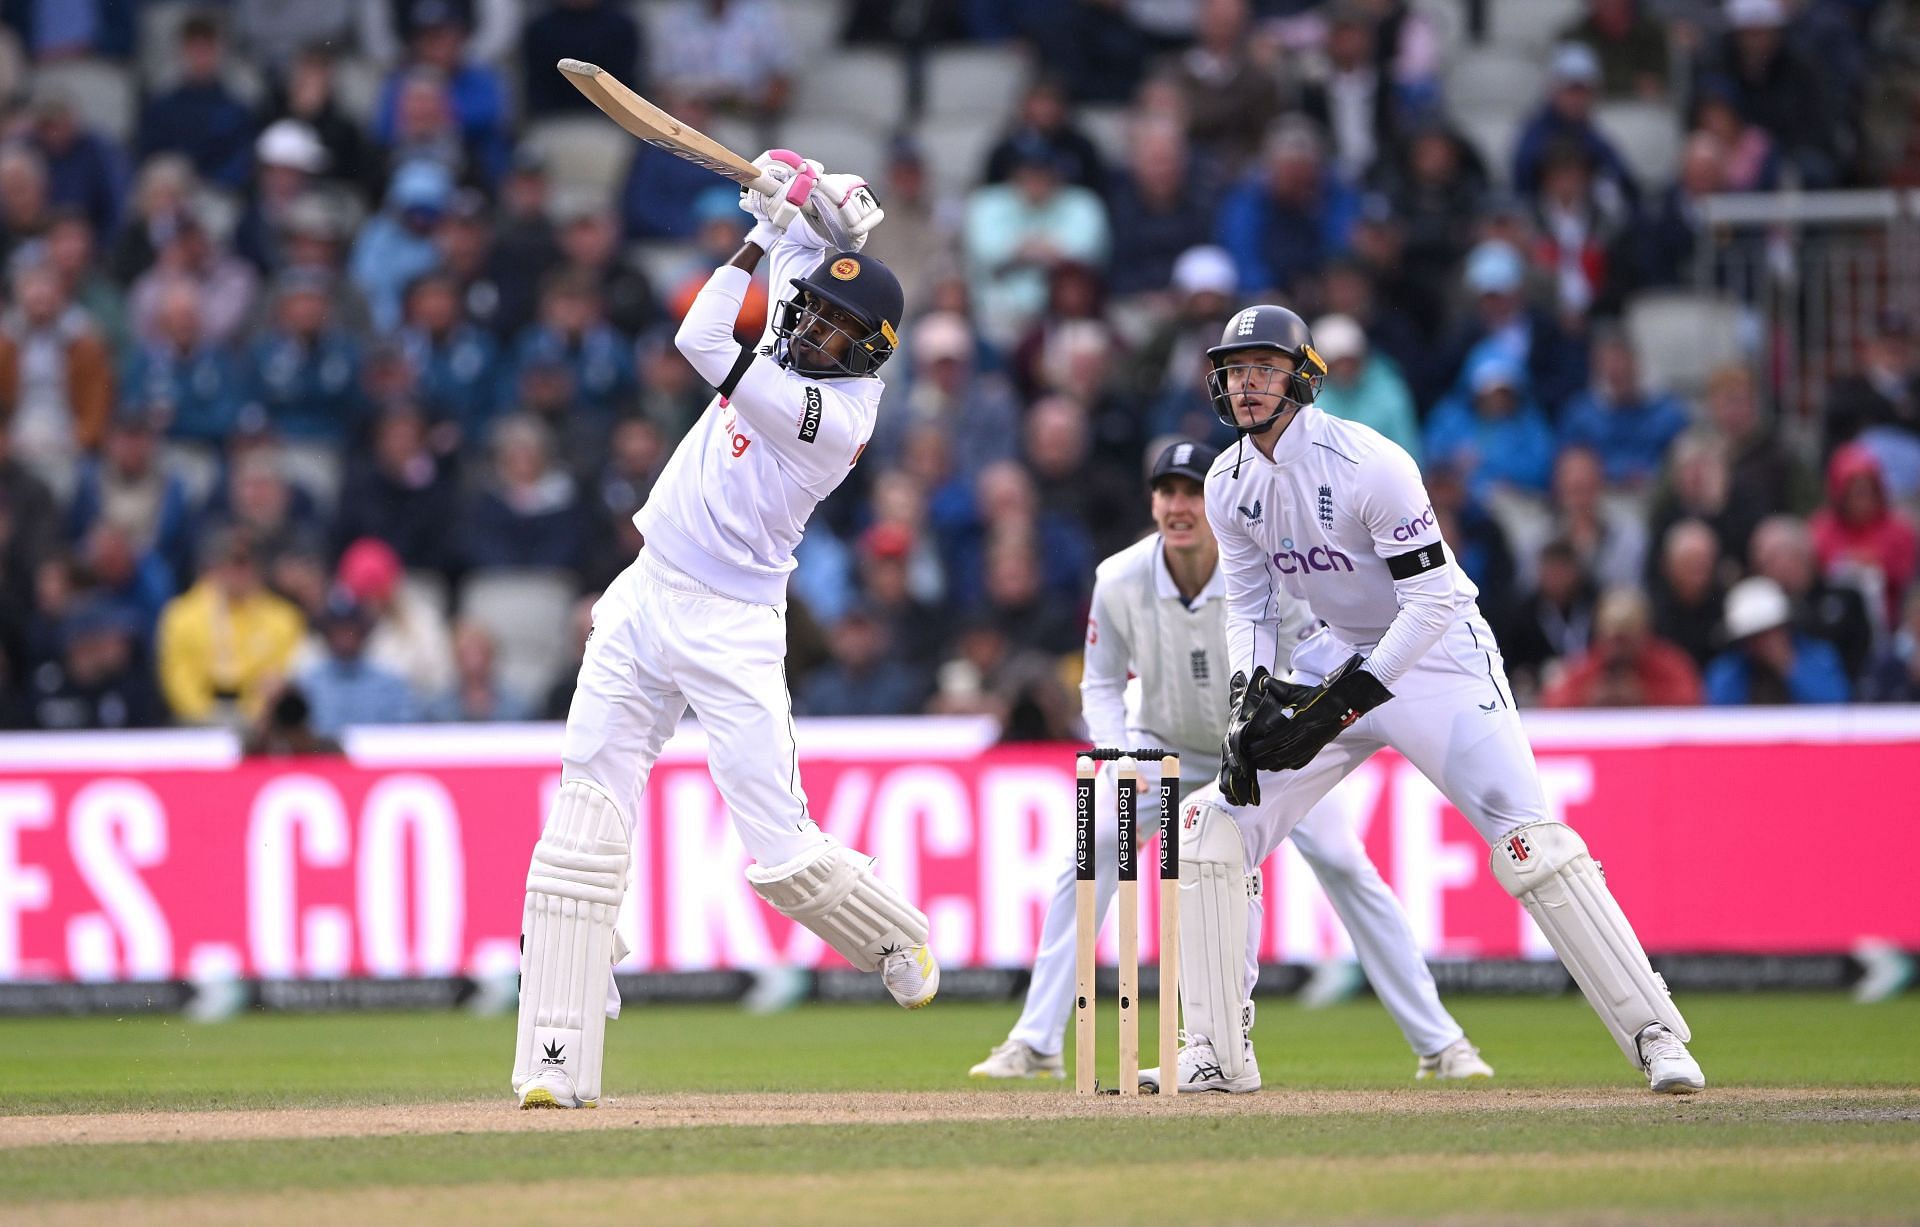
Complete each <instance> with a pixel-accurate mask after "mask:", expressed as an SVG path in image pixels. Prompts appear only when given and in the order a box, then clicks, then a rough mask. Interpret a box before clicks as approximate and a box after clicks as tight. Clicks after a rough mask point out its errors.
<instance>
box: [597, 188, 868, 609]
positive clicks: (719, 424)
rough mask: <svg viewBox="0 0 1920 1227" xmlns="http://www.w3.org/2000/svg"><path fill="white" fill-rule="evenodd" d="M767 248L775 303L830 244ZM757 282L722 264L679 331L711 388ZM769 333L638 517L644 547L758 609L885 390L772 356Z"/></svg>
mask: <svg viewBox="0 0 1920 1227" xmlns="http://www.w3.org/2000/svg"><path fill="white" fill-rule="evenodd" d="M795 224H796V225H798V226H804V225H805V224H806V223H805V222H797V223H795ZM767 254H768V258H769V261H770V267H769V271H768V276H769V281H768V287H769V288H768V293H769V295H770V296H771V298H772V299H773V301H774V302H775V303H778V302H779V301H780V300H782V299H784V298H786V297H788V296H789V295H791V294H792V293H793V289H792V287H791V286H790V285H789V284H788V282H789V280H790V279H791V278H794V277H803V276H805V275H806V274H808V273H810V272H812V271H813V267H814V265H815V264H817V263H818V262H819V261H820V259H821V257H822V255H823V254H824V251H823V249H821V248H816V247H811V246H809V245H807V244H805V243H800V242H796V241H794V240H793V239H791V238H784V237H783V238H780V239H776V240H775V241H774V244H773V250H772V251H770V252H769V253H767ZM751 279H752V277H751V274H749V273H748V272H747V271H746V270H745V269H739V268H734V267H732V266H731V265H726V266H722V267H720V268H718V269H715V270H714V273H713V276H711V277H709V278H708V279H707V284H706V285H705V286H704V287H702V289H701V290H700V293H699V294H698V295H697V296H696V297H695V298H694V300H693V306H692V307H691V308H690V309H689V310H688V311H687V318H686V319H685V320H684V321H682V322H681V324H680V331H679V332H678V333H677V334H676V335H675V336H674V338H673V343H674V344H675V345H676V346H677V347H678V348H679V350H680V352H681V353H682V354H684V355H685V356H686V359H687V361H688V362H690V363H692V364H693V369H694V370H696V371H698V372H699V373H700V377H701V378H702V379H704V380H706V381H707V382H708V383H710V384H712V385H713V386H714V387H716V388H717V387H720V386H722V384H724V382H725V381H726V378H727V376H728V374H729V372H731V371H732V370H733V366H734V363H735V362H736V361H738V360H739V358H740V356H741V354H740V344H739V342H738V341H736V340H734V337H733V322H734V319H735V318H736V317H737V316H738V315H739V314H740V300H741V299H742V297H744V296H745V294H746V291H747V283H748V282H749V281H750V280H751ZM773 340H774V337H773V320H772V318H771V317H770V318H769V319H768V321H767V331H766V332H765V333H764V334H762V336H761V341H760V348H759V350H758V352H756V354H755V356H754V357H753V360H752V363H751V365H749V366H748V367H747V369H746V373H745V374H744V375H742V376H740V378H739V381H738V382H737V383H736V384H735V385H734V389H733V394H732V395H731V396H715V397H714V398H713V401H712V402H711V403H710V404H708V406H707V408H706V411H705V412H704V413H702V414H701V415H700V418H699V420H698V421H697V422H695V423H694V425H693V429H692V430H689V431H688V432H687V436H686V438H684V439H682V440H680V444H679V446H678V447H676V448H674V451H673V456H672V458H671V459H669V460H668V461H667V467H666V468H665V469H664V470H663V471H662V472H661V474H660V480H659V481H658V482H657V483H655V485H654V487H653V493H652V494H651V495H649V496H648V498H647V502H646V505H645V506H643V507H642V508H640V510H639V511H638V512H636V513H635V514H634V517H633V522H634V524H635V525H636V526H637V527H638V528H639V529H640V533H641V535H642V536H643V537H645V538H646V543H647V544H646V548H647V550H648V551H649V552H651V553H655V554H657V555H658V556H659V557H660V558H661V559H663V560H664V561H666V562H667V563H669V564H671V565H672V566H673V567H674V568H675V569H676V570H678V571H682V572H684V573H685V574H687V575H690V576H692V577H693V578H694V579H697V580H699V581H700V582H701V583H703V584H705V585H707V586H708V587H709V588H712V589H713V590H714V591H716V592H719V593H722V594H723V595H726V596H730V597H733V598H735V599H736V600H741V601H750V602H753V603H754V604H759V605H778V604H780V603H781V602H782V601H784V600H785V599H786V595H787V576H788V575H790V574H792V572H793V568H794V565H795V564H794V560H793V551H794V547H795V546H797V545H798V544H799V543H800V536H801V534H802V533H803V532H805V531H806V527H807V520H808V518H809V517H810V516H812V515H813V509H814V508H815V507H817V506H819V505H820V500H821V499H824V498H825V497H827V495H829V494H831V493H833V490H834V487H836V486H838V485H839V484H840V483H841V482H842V481H844V480H846V476H847V473H848V472H849V471H851V470H852V468H853V464H854V462H855V461H856V460H858V459H859V458H860V452H861V449H862V448H864V447H865V446H866V445H867V440H868V439H869V438H871V437H872V435H873V424H874V420H875V418H876V416H877V415H878V413H879V408H880V393H881V390H882V387H883V386H884V385H882V383H881V382H880V380H879V379H878V378H877V377H873V376H868V377H865V378H859V379H809V378H807V377H806V376H804V375H800V374H796V373H795V372H793V371H790V370H787V369H786V368H784V367H782V366H779V365H778V364H776V363H775V362H774V361H773V359H772V358H770V357H767V356H766V354H767V353H768V352H770V347H771V345H772V343H773Z"/></svg>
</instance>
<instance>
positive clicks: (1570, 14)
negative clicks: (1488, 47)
mask: <svg viewBox="0 0 1920 1227" xmlns="http://www.w3.org/2000/svg"><path fill="white" fill-rule="evenodd" d="M1585 7H1586V5H1585V4H1583V3H1582V2H1581V0H1493V2H1492V5H1491V8H1490V10H1489V12H1488V20H1487V33H1488V41H1490V42H1491V43H1492V44H1493V45H1494V46H1496V47H1507V48H1510V49H1512V50H1516V51H1540V50H1544V49H1545V48H1547V47H1551V46H1552V45H1553V44H1554V43H1555V42H1557V41H1559V38H1560V31H1562V30H1564V29H1566V28H1567V27H1568V26H1570V25H1572V24H1573V23H1574V22H1576V21H1578V20H1580V14H1581V12H1582V10H1583V9H1585Z"/></svg>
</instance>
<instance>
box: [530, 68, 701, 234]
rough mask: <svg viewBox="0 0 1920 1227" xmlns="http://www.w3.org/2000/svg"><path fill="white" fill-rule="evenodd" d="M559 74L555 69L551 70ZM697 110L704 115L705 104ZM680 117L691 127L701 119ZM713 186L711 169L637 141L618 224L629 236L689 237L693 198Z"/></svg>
mask: <svg viewBox="0 0 1920 1227" xmlns="http://www.w3.org/2000/svg"><path fill="white" fill-rule="evenodd" d="M554 75H555V76H559V74H558V73H555V74H554ZM695 111H696V113H698V114H702V115H707V114H710V112H707V111H706V110H705V109H704V108H695ZM681 118H683V119H684V120H685V122H686V123H687V124H688V125H689V126H690V127H693V128H699V126H700V121H699V120H697V119H694V118H692V117H691V116H689V115H686V114H685V113H684V112H683V113H682V114H681ZM712 186H713V172H712V171H710V170H707V169H706V168H705V167H700V166H695V165H694V164H693V163H691V162H689V161H687V160H686V159H684V158H677V157H675V156H674V155H672V154H670V153H668V152H667V151H666V150H664V149H655V148H654V147H653V146H652V145H638V146H635V148H634V151H633V164H632V166H631V167H629V168H628V170H627V181H626V184H625V186H623V187H622V188H621V189H620V227H621V229H622V231H623V232H624V233H625V234H626V236H627V238H628V239H631V240H639V241H645V240H648V239H692V238H693V235H694V231H696V230H698V229H699V228H700V223H701V221H702V218H701V217H700V215H699V211H698V209H696V208H695V203H694V202H695V201H697V200H698V199H699V198H700V195H701V193H703V192H705V191H706V190H707V189H708V188H710V187H712Z"/></svg>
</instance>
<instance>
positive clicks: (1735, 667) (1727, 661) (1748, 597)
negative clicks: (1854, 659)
mask: <svg viewBox="0 0 1920 1227" xmlns="http://www.w3.org/2000/svg"><path fill="white" fill-rule="evenodd" d="M1792 622H1793V608H1792V604H1791V602H1789V601H1788V600H1787V594H1786V591H1785V590H1784V589H1783V588H1781V587H1780V585H1779V584H1777V583H1775V582H1774V581H1773V580H1771V579H1768V578H1766V577H1765V576H1760V575H1756V576H1754V577H1752V578H1750V579H1743V580H1741V581H1740V582H1739V583H1737V584H1735V585H1734V586H1733V587H1732V589H1731V590H1729V591H1728V593H1727V607H1726V635H1727V639H1728V640H1729V641H1730V642H1732V644H1733V646H1732V647H1730V648H1728V649H1727V650H1726V651H1725V652H1722V653H1721V654H1720V655H1718V656H1716V657H1714V658H1713V661H1712V663H1710V664H1709V665H1708V666H1707V676H1706V690H1707V702H1708V703H1712V704H1717V705H1723V706H1724V705H1728V704H1781V703H1845V702H1846V701H1847V698H1848V689H1849V688H1848V685H1847V667H1846V665H1845V664H1844V663H1843V662H1842V661H1841V659H1840V653H1839V652H1838V651H1837V650H1835V648H1834V646H1833V645H1832V644H1830V643H1828V642H1827V641H1826V640H1824V639H1815V638H1813V637H1812V636H1810V635H1802V634H1800V633H1798V632H1797V631H1795V630H1793V629H1792Z"/></svg>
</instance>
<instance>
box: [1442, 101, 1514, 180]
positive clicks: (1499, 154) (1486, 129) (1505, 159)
mask: <svg viewBox="0 0 1920 1227" xmlns="http://www.w3.org/2000/svg"><path fill="white" fill-rule="evenodd" d="M1453 122H1454V125H1455V126H1456V127H1458V128H1459V129H1460V135H1461V136H1464V137H1466V138H1467V143H1468V144H1470V145H1472V146H1473V147H1474V148H1475V149H1476V150H1478V151H1479V153H1480V158H1481V160H1482V161H1483V162H1485V163H1486V164H1487V174H1488V175H1489V176H1490V177H1491V178H1492V180H1493V182H1494V183H1495V184H1498V185H1500V186H1503V187H1504V186H1506V184H1507V180H1508V179H1509V178H1510V177H1511V175H1512V173H1513V148H1514V146H1515V145H1516V144H1517V143H1519V140H1520V117H1519V116H1518V115H1515V114H1513V113H1512V112H1510V111H1506V110H1483V111H1467V112H1455V114H1454V117H1453Z"/></svg>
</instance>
